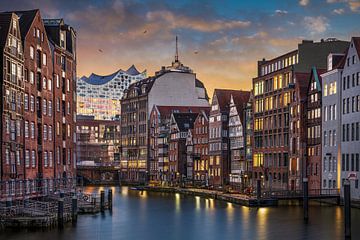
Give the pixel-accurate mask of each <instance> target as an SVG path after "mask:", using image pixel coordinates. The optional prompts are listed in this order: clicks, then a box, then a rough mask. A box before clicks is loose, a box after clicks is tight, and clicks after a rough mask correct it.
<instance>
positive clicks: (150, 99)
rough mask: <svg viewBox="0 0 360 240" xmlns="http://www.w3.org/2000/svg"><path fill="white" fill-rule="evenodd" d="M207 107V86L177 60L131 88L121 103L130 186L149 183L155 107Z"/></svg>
mask: <svg viewBox="0 0 360 240" xmlns="http://www.w3.org/2000/svg"><path fill="white" fill-rule="evenodd" d="M163 104H166V105H170V106H203V107H208V105H209V102H208V96H207V93H206V89H205V87H204V84H203V83H202V82H201V81H200V80H198V79H197V78H196V74H195V73H193V71H192V70H191V69H190V68H188V67H186V66H184V65H183V64H182V63H181V62H180V61H179V59H178V57H177V55H176V56H175V61H173V62H172V65H171V66H169V67H162V68H161V70H160V71H158V72H156V73H155V76H153V77H149V78H146V79H143V80H140V81H138V82H136V83H134V84H131V85H130V86H129V88H128V89H127V90H126V91H125V92H124V96H123V98H122V100H121V145H122V156H121V178H122V180H123V181H127V182H146V181H148V180H149V177H150V176H149V175H150V173H149V171H150V157H149V147H150V143H149V139H150V137H149V136H150V135H149V131H150V127H149V119H150V112H151V110H152V108H153V106H154V105H163Z"/></svg>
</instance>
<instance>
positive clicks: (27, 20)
mask: <svg viewBox="0 0 360 240" xmlns="http://www.w3.org/2000/svg"><path fill="white" fill-rule="evenodd" d="M38 11H39V9H34V10H28V11H16V12H14V13H15V14H16V15H18V17H19V25H20V32H21V39H22V40H24V39H25V37H26V34H27V33H28V32H29V30H30V27H31V24H32V22H33V21H34V18H35V16H36V14H37V12H38Z"/></svg>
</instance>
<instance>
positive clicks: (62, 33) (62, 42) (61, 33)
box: [60, 32, 65, 48]
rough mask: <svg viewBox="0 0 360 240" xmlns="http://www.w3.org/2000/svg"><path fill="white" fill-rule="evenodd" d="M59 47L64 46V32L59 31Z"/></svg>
mask: <svg viewBox="0 0 360 240" xmlns="http://www.w3.org/2000/svg"><path fill="white" fill-rule="evenodd" d="M60 47H62V48H65V33H64V32H60Z"/></svg>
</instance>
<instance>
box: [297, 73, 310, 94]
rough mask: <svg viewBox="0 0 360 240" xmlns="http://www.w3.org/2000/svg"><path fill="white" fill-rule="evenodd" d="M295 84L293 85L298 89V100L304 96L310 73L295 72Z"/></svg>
mask: <svg viewBox="0 0 360 240" xmlns="http://www.w3.org/2000/svg"><path fill="white" fill-rule="evenodd" d="M295 78H296V85H295V87H296V88H298V89H299V94H300V100H303V99H305V98H306V95H307V89H308V86H309V81H310V73H299V72H296V73H295Z"/></svg>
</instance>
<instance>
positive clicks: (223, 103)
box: [214, 89, 250, 111]
mask: <svg viewBox="0 0 360 240" xmlns="http://www.w3.org/2000/svg"><path fill="white" fill-rule="evenodd" d="M215 95H216V98H217V100H218V104H219V108H220V110H221V111H224V110H226V109H228V108H229V104H230V99H231V96H233V97H234V98H236V99H237V100H238V101H241V100H244V101H245V100H246V99H247V100H246V102H247V101H248V100H249V97H250V92H249V91H243V90H229V89H215V90H214V96H215Z"/></svg>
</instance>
